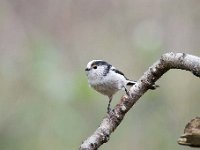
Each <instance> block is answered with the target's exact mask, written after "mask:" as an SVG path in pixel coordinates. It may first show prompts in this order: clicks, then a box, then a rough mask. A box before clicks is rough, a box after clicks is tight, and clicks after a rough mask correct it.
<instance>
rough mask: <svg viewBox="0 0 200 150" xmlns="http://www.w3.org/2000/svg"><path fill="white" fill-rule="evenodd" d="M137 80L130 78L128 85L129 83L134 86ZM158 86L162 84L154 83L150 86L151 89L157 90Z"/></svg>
mask: <svg viewBox="0 0 200 150" xmlns="http://www.w3.org/2000/svg"><path fill="white" fill-rule="evenodd" d="M136 82H137V81H131V80H128V82H127V85H128V86H133V85H134V84H135V83H136ZM158 87H160V86H159V85H157V84H153V85H151V86H150V87H149V88H150V89H151V90H155V89H156V88H158Z"/></svg>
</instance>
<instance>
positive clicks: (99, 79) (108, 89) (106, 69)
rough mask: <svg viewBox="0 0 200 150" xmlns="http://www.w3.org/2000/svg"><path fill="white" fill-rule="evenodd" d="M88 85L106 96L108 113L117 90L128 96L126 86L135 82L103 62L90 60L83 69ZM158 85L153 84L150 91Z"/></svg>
mask: <svg viewBox="0 0 200 150" xmlns="http://www.w3.org/2000/svg"><path fill="white" fill-rule="evenodd" d="M85 71H86V75H87V78H88V83H89V85H90V86H91V87H92V88H93V89H95V90H96V91H97V92H99V93H101V94H103V95H106V96H108V98H109V103H108V106H107V113H109V112H110V110H111V109H110V104H111V101H112V98H113V95H114V94H115V93H116V92H117V91H119V90H125V92H126V94H127V95H128V90H127V89H126V86H127V85H128V86H132V85H134V84H135V83H136V81H132V80H129V79H128V78H126V77H125V75H124V74H123V73H122V72H121V71H119V70H117V69H116V68H115V67H113V66H112V65H111V64H109V63H107V62H106V61H103V60H92V61H90V62H89V63H88V64H87V67H86V69H85ZM156 87H158V85H155V84H153V85H152V86H151V87H150V89H153V90H154V89H156Z"/></svg>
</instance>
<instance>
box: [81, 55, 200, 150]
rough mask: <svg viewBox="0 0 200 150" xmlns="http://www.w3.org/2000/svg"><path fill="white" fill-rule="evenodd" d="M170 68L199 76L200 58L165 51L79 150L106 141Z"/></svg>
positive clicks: (87, 149)
mask: <svg viewBox="0 0 200 150" xmlns="http://www.w3.org/2000/svg"><path fill="white" fill-rule="evenodd" d="M170 69H182V70H186V71H191V72H192V73H193V74H194V75H195V76H197V77H200V58H199V57H196V56H193V55H189V54H185V53H173V52H170V53H166V54H164V55H162V56H161V58H160V59H159V60H158V61H157V62H155V63H154V64H153V65H152V66H151V67H150V68H149V69H148V70H147V71H146V72H145V73H144V75H143V76H142V77H141V78H140V79H139V80H138V81H137V83H136V84H135V85H134V86H132V87H131V88H130V91H129V96H127V95H124V96H123V97H122V98H121V101H120V102H119V103H118V104H117V105H116V106H115V108H114V109H113V110H112V111H110V113H109V114H107V116H106V117H105V118H104V119H103V121H102V122H101V124H100V126H99V127H98V128H97V129H96V131H95V132H94V133H93V134H92V135H91V136H90V137H88V138H87V139H86V140H85V141H84V142H83V143H82V144H81V146H80V150H97V149H98V148H99V147H100V146H101V145H102V144H104V143H106V142H108V140H109V138H110V135H111V133H112V132H114V131H115V129H116V128H117V126H118V125H119V124H120V123H121V121H122V120H123V118H124V116H125V114H126V113H127V112H128V111H129V109H130V108H131V107H132V106H133V105H134V104H135V103H136V102H137V101H138V100H139V98H140V97H141V96H142V95H143V94H144V93H145V92H146V91H147V90H148V89H149V88H150V87H151V85H153V84H154V83H155V82H156V81H157V80H158V79H159V78H160V77H161V76H162V75H163V74H164V73H166V72H167V71H168V70H170Z"/></svg>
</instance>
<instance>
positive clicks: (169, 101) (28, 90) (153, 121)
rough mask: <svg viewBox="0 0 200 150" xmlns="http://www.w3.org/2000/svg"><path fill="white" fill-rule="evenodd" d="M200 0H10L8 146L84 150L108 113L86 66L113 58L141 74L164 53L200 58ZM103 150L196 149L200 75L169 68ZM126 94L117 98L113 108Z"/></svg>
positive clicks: (3, 4) (4, 74)
mask: <svg viewBox="0 0 200 150" xmlns="http://www.w3.org/2000/svg"><path fill="white" fill-rule="evenodd" d="M199 50H200V1H198V0H190V1H188V0H177V1H172V0H169V1H163V0H155V1H148V0H133V1H132V0H124V1H120V0H84V1H81V0H56V1H55V0H43V1H42V0H0V150H27V149H28V150H76V149H78V147H79V145H80V144H81V142H82V141H83V140H85V138H86V137H88V136H89V135H90V134H91V133H93V131H94V130H95V129H96V128H97V127H98V125H99V124H100V122H101V120H102V118H103V117H104V116H105V115H106V107H107V103H108V100H107V97H105V96H103V95H100V94H98V93H97V92H95V91H94V90H92V89H90V88H89V86H88V84H87V79H86V75H85V72H84V69H85V67H86V64H87V63H88V62H89V61H90V60H92V59H103V60H106V61H108V62H110V63H112V64H114V66H115V67H117V68H118V69H119V70H121V71H123V72H124V73H125V74H126V76H127V77H128V78H130V79H135V80H137V79H138V78H139V77H140V76H141V75H142V74H143V73H144V71H146V69H147V68H148V67H149V66H150V65H152V63H154V62H155V61H156V60H157V59H159V58H160V55H162V54H163V53H166V52H169V51H174V52H185V53H190V54H194V55H197V56H200V51H199ZM157 84H159V85H160V88H159V89H158V90H156V91H151V92H150V91H149V92H147V93H146V94H145V95H144V96H143V97H142V98H141V99H140V100H139V101H138V103H137V104H136V105H135V106H134V107H133V109H132V110H130V112H129V113H128V114H127V116H126V117H125V119H124V121H123V122H122V124H121V125H120V126H119V127H118V128H117V130H116V131H115V132H114V133H113V134H112V136H111V139H110V141H109V142H108V143H107V144H104V145H103V146H102V147H101V148H100V149H102V150H110V149H113V150H122V149H127V150H128V149H137V150H146V149H148V150H158V149H159V150H160V149H161V150H183V149H184V150H190V149H191V148H188V147H183V146H180V145H178V144H177V143H176V141H177V138H178V137H179V135H180V134H182V133H183V129H184V126H185V124H186V123H187V122H188V121H190V120H191V119H192V118H194V117H196V116H199V115H200V100H199V98H200V95H199V92H200V90H199V85H200V80H199V78H196V77H195V76H193V75H192V74H191V73H189V72H186V71H181V70H171V71H169V72H167V73H166V74H165V75H164V76H163V77H162V78H161V79H160V80H159V81H158V82H157ZM123 94H124V92H119V93H118V94H116V95H115V96H114V100H113V102H112V107H113V106H114V105H115V104H116V103H117V102H118V101H119V99H120V97H121V96H122V95H123Z"/></svg>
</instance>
